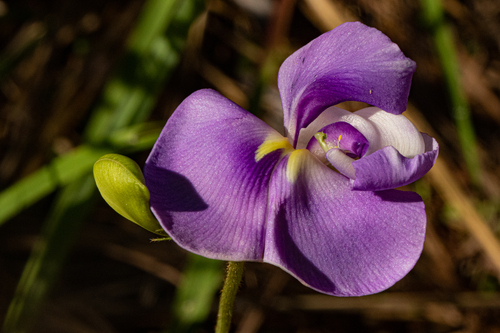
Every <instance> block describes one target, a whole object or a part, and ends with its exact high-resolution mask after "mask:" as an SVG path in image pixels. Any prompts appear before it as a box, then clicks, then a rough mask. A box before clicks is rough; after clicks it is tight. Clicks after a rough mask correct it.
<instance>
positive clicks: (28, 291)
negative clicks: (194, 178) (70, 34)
mask: <svg viewBox="0 0 500 333" xmlns="http://www.w3.org/2000/svg"><path fill="white" fill-rule="evenodd" d="M166 3H168V4H169V5H168V6H167V5H166ZM175 4H177V2H176V0H175V1H174V0H167V1H160V0H149V1H148V2H147V3H146V4H145V7H144V9H143V10H144V13H145V14H144V13H143V15H141V16H140V19H139V22H138V24H137V27H139V28H138V29H140V30H141V33H143V34H144V35H143V36H141V34H140V33H138V32H135V33H133V34H132V36H135V37H132V38H131V40H132V42H131V43H132V46H131V48H130V49H129V52H128V53H127V54H128V55H129V56H130V55H133V56H132V59H133V60H134V61H132V62H130V61H129V62H127V61H125V64H127V66H122V67H121V71H120V72H119V73H118V77H117V78H115V79H113V80H112V81H111V83H110V84H108V85H107V86H106V88H105V91H104V92H103V96H104V98H103V100H102V103H101V107H98V108H97V109H96V110H95V112H94V113H93V116H92V117H91V121H90V123H89V124H88V126H87V130H86V135H85V141H86V142H87V143H88V144H90V145H91V146H98V147H100V146H102V145H103V144H106V143H107V142H108V141H109V138H110V137H111V136H112V135H113V133H114V131H115V130H117V129H121V128H124V127H126V126H130V125H133V124H136V123H137V122H139V121H143V120H144V119H145V118H146V117H147V116H148V115H149V113H150V112H151V110H152V108H153V106H154V104H155V101H156V98H157V96H158V93H159V91H160V89H161V86H162V85H163V84H164V82H165V80H166V79H167V77H168V74H170V73H172V72H173V70H174V69H175V67H176V65H177V63H178V59H179V52H180V51H179V50H180V49H179V47H181V46H182V45H184V41H185V39H186V36H187V32H188V28H189V24H188V23H189V22H192V21H193V19H194V18H195V17H196V16H197V15H198V14H199V13H201V10H202V8H203V1H201V0H192V1H185V2H183V3H182V6H181V8H180V9H179V10H180V11H181V12H182V14H183V15H180V16H179V20H177V22H176V21H175V20H176V19H177V16H176V15H175V14H176V13H177V7H176V6H175ZM171 10H173V12H172V11H171ZM151 15H153V16H154V19H152V16H151ZM161 18H163V20H165V22H162V23H161V24H159V23H158V20H161ZM173 19H174V21H172V20H173ZM169 23H176V24H177V26H176V29H173V30H172V32H171V34H170V35H169V37H168V38H166V37H164V36H163V30H162V29H164V28H165V27H166V26H168V24H169ZM148 26H149V28H145V27H148ZM179 26H180V27H183V28H184V29H179ZM134 34H135V35H134ZM134 38H135V40H137V41H142V40H145V41H150V42H149V43H147V45H145V46H141V47H140V48H135V47H134V45H135V44H134V42H133V41H134ZM170 40H172V43H170ZM169 45H174V46H175V47H173V46H172V47H168V46H169ZM129 59H130V58H129ZM151 59H157V60H158V61H157V62H155V61H151V62H150V61H149V60H151ZM165 59H166V60H165ZM129 73H134V76H132V78H133V81H132V82H130V81H127V78H128V76H127V75H128V74H129ZM135 80H137V82H135ZM89 160H90V159H87V160H86V161H89ZM95 160H97V158H95V159H94V161H95ZM64 161H67V159H66V160H64ZM83 164H86V163H83ZM90 166H91V165H90ZM70 169H71V168H70ZM71 170H72V172H69V171H68V174H67V175H66V177H63V179H66V180H67V182H68V185H67V188H66V189H65V190H64V191H63V193H62V195H61V196H60V197H59V199H58V200H57V202H56V205H55V207H54V210H53V213H52V214H51V216H50V218H49V219H48V220H47V221H46V222H45V224H44V227H43V230H44V233H43V235H42V237H41V239H40V240H39V242H37V246H35V248H34V249H33V253H32V255H31V257H30V258H29V260H28V264H27V266H26V267H25V270H24V272H23V275H22V279H21V281H20V283H19V285H18V288H17V290H16V295H15V298H14V300H13V301H12V303H11V305H10V308H9V312H8V314H7V317H6V319H5V322H4V330H3V332H6V333H8V332H16V333H17V332H28V331H29V329H30V327H31V325H32V323H34V322H35V321H36V318H37V315H38V314H39V312H40V306H41V305H42V304H43V301H44V299H45V298H46V297H47V294H48V292H49V291H50V289H51V286H52V285H53V283H54V281H55V280H56V279H57V276H58V273H59V271H60V270H61V267H62V265H63V262H64V260H65V258H66V256H67V253H68V251H69V250H70V248H71V244H72V243H73V241H74V238H75V236H76V235H77V234H78V230H79V227H80V224H81V220H83V216H84V214H83V213H82V214H77V213H76V212H77V211H78V210H79V209H80V208H81V207H85V210H84V211H85V212H89V211H90V209H91V201H90V199H91V197H92V193H94V192H95V186H94V185H93V183H94V180H93V178H92V176H91V175H90V171H91V168H90V167H87V166H86V165H85V166H77V167H76V168H74V169H71ZM44 172H45V171H43V170H42V171H41V172H39V173H36V174H34V175H33V176H32V180H30V181H26V182H25V183H24V184H22V185H18V184H15V185H14V186H13V187H11V188H9V189H7V190H6V193H7V195H6V197H5V196H4V197H3V200H7V201H8V202H14V199H15V198H16V196H17V197H18V196H19V195H20V193H21V194H22V193H27V192H30V186H33V187H34V188H33V187H32V188H31V190H32V191H33V192H36V194H33V195H31V196H30V199H29V200H25V201H24V203H23V204H22V205H17V208H16V209H13V210H11V212H10V213H9V214H6V215H5V219H6V218H8V217H10V216H12V215H13V214H15V213H16V212H18V211H19V210H20V209H22V208H23V207H25V205H28V204H32V203H33V202H35V201H36V200H38V199H40V198H41V197H42V196H43V195H45V194H47V193H49V192H50V191H52V190H53V187H54V186H53V185H51V184H53V179H52V178H51V177H47V175H45V174H44ZM49 174H50V173H49ZM70 176H71V177H70ZM77 176H80V177H82V178H81V179H79V178H78V177H77ZM53 177H55V179H58V178H60V177H62V176H61V174H58V173H57V172H56V173H55V174H54V176H53ZM33 179H34V180H33ZM88 179H90V181H91V184H92V186H91V189H90V190H89V189H88V187H87V186H88V183H87V182H88V181H89V180H88ZM72 180H73V181H74V182H72ZM12 188H14V190H12ZM87 191H88V192H87ZM4 193H5V192H4ZM82 193H85V195H83V194H82ZM61 244H63V245H61Z"/></svg>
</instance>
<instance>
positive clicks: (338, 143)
mask: <svg viewBox="0 0 500 333" xmlns="http://www.w3.org/2000/svg"><path fill="white" fill-rule="evenodd" d="M340 139H342V134H340V135H339V140H338V142H337V145H339V146H340Z"/></svg>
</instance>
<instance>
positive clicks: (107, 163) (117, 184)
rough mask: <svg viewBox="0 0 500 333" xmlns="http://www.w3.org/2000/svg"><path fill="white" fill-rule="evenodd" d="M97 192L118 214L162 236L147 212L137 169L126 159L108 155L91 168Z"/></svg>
mask: <svg viewBox="0 0 500 333" xmlns="http://www.w3.org/2000/svg"><path fill="white" fill-rule="evenodd" d="M94 178H95V182H96V184H97V188H98V189H99V192H101V195H102V197H103V198H104V200H106V202H107V203H108V204H109V205H110V206H111V208H113V209H114V210H115V211H116V212H117V213H118V214H120V215H121V216H123V217H125V218H127V219H129V220H130V221H132V222H134V223H135V224H137V225H139V226H141V227H143V228H144V229H146V230H148V231H151V232H153V233H155V234H158V235H162V236H165V235H166V233H165V232H164V231H163V229H162V228H161V226H160V224H159V223H158V221H157V220H156V219H155V217H154V216H153V214H152V213H151V210H150V208H149V191H148V189H147V187H146V185H144V176H143V175H142V171H141V168H140V167H139V166H138V165H137V163H135V162H134V161H133V160H131V159H130V158H128V157H125V156H122V155H118V154H108V155H104V156H103V157H101V158H100V159H99V160H98V161H97V162H96V163H95V164H94Z"/></svg>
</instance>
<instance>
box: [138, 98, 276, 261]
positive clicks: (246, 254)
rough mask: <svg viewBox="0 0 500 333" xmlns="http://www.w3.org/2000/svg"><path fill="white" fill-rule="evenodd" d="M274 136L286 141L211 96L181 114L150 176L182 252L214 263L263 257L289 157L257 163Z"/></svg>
mask: <svg viewBox="0 0 500 333" xmlns="http://www.w3.org/2000/svg"><path fill="white" fill-rule="evenodd" d="M270 136H271V137H274V138H277V137H278V138H279V137H281V138H283V137H282V136H280V135H279V134H278V133H277V132H276V131H274V130H273V129H272V128H270V127H269V126H267V125H266V124H265V123H264V122H262V121H261V120H259V119H258V118H256V117H255V116H253V115H251V114H250V113H249V112H247V111H245V110H243V109H241V108H240V107H239V106H237V105H236V104H234V103H233V102H231V101H229V100H228V99H226V98H224V97H222V96H221V95H220V94H218V93H217V92H215V91H212V90H200V91H198V92H195V93H194V94H192V95H191V96H189V97H188V98H186V99H185V100H184V102H183V103H182V104H181V105H180V106H179V107H178V108H177V110H176V111H175V112H174V114H173V115H172V116H171V117H170V119H169V121H168V122H167V125H166V126H165V128H164V130H163V132H162V134H161V135H160V138H159V139H158V141H157V143H156V144H155V146H154V148H153V151H152V153H151V155H150V156H149V158H148V160H147V161H146V166H145V170H144V171H145V172H144V173H145V179H146V185H147V187H148V189H149V191H150V193H151V201H150V203H151V209H152V211H153V212H154V214H155V215H156V217H157V218H158V220H159V221H160V223H161V224H162V226H163V228H164V229H165V230H166V231H167V232H168V234H169V235H170V236H171V237H172V238H173V239H174V241H176V242H177V243H178V244H179V245H180V246H181V247H183V248H185V249H187V250H189V251H191V252H194V253H197V254H200V255H203V256H206V257H209V258H215V259H224V260H261V259H262V255H263V250H264V224H265V216H266V207H267V196H268V186H269V181H270V177H271V173H272V170H273V168H274V167H275V165H276V163H277V161H278V160H279V158H280V155H281V151H282V150H281V149H279V148H280V147H279V145H278V146H276V147H275V148H273V149H270V150H269V151H268V152H265V154H261V155H262V156H259V158H258V159H257V158H256V152H257V150H258V148H259V146H261V144H262V143H263V142H264V141H265V140H266V139H267V138H269V137H270ZM283 139H284V138H283ZM270 146H272V144H271V145H270ZM257 160H258V161H257Z"/></svg>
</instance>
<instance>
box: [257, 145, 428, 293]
mask: <svg viewBox="0 0 500 333" xmlns="http://www.w3.org/2000/svg"><path fill="white" fill-rule="evenodd" d="M302 157H303V160H302V162H301V163H300V168H299V169H298V170H296V172H297V173H298V174H297V177H296V178H295V180H294V181H293V182H291V181H290V179H289V177H288V178H287V169H288V167H287V163H288V157H285V158H283V159H282V160H281V161H280V162H279V163H278V166H277V168H276V171H275V172H274V174H273V176H272V179H271V185H270V194H269V196H270V206H269V222H268V225H267V231H266V247H265V253H264V261H266V262H268V263H271V264H274V265H277V266H279V267H281V268H283V269H284V270H286V271H288V272H289V273H291V274H292V275H294V276H295V277H296V278H298V279H299V280H300V281H301V282H302V283H304V284H305V285H307V286H309V287H311V288H313V289H316V290H318V291H320V292H323V293H326V294H330V295H335V296H361V295H367V294H372V293H376V292H379V291H382V290H384V289H387V288H389V287H390V286H392V285H393V284H394V283H395V282H396V281H398V280H399V279H401V278H402V277H403V276H404V275H405V274H406V273H408V271H409V270H410V269H411V268H412V267H413V266H414V265H415V263H416V261H417V259H418V258H419V256H420V253H421V251H422V247H423V243H424V236H425V224H426V215H425V210H424V204H423V202H422V200H421V198H420V197H419V196H418V195H417V194H416V193H413V192H403V191H395V190H389V191H381V192H358V191H351V187H350V184H349V181H348V179H347V178H345V177H343V176H341V175H340V174H337V173H335V172H334V171H332V170H330V169H329V168H328V167H326V166H325V165H323V164H322V163H320V162H319V161H318V160H317V159H315V158H314V157H312V155H310V154H309V155H307V154H303V155H302Z"/></svg>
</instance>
